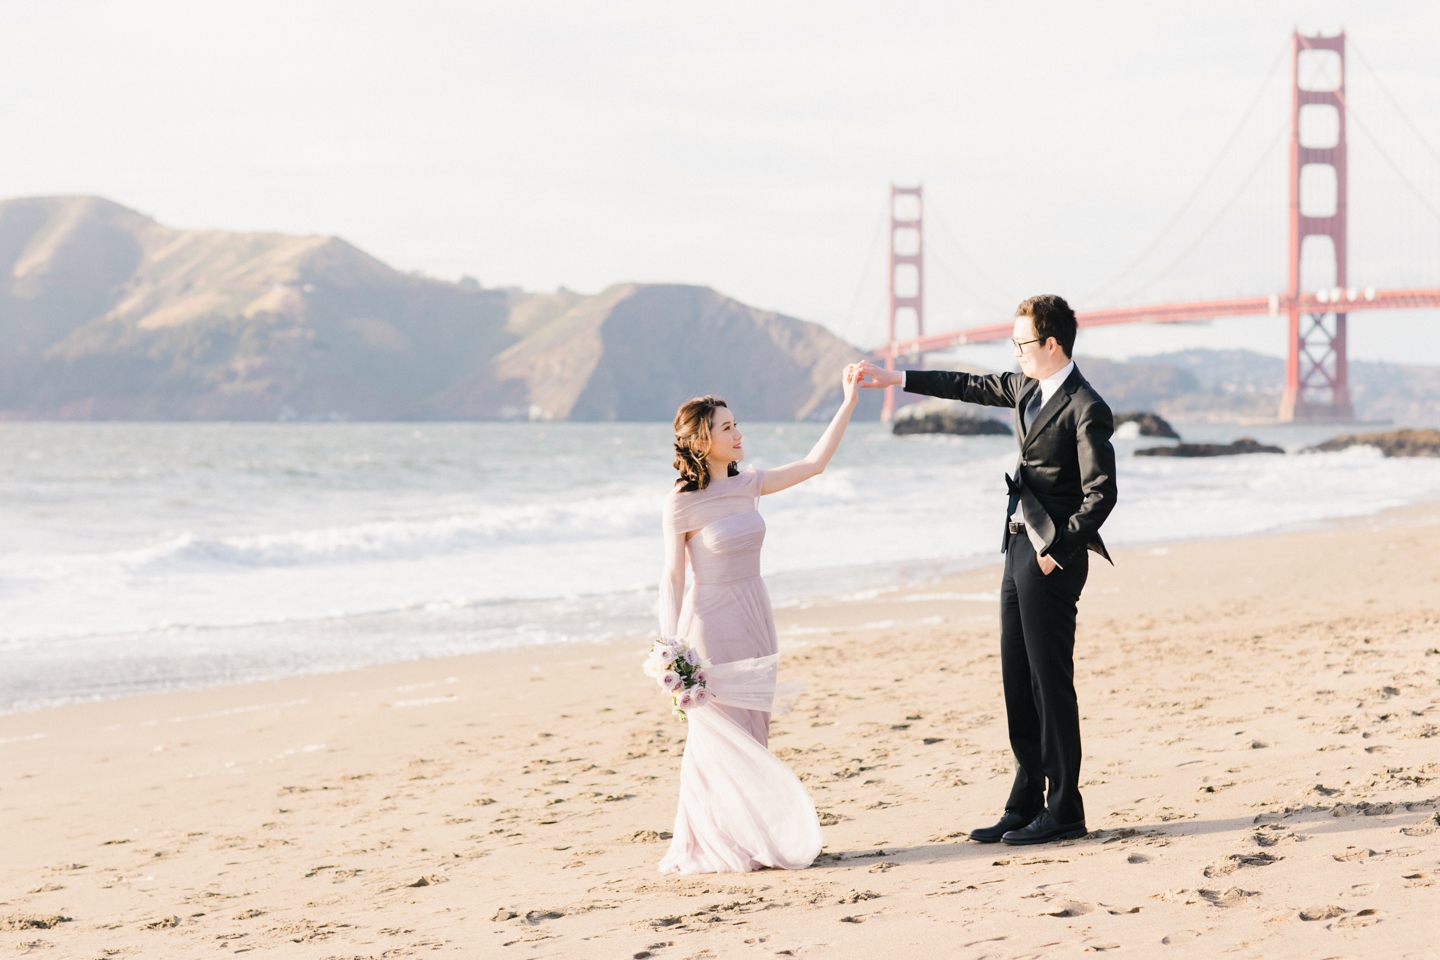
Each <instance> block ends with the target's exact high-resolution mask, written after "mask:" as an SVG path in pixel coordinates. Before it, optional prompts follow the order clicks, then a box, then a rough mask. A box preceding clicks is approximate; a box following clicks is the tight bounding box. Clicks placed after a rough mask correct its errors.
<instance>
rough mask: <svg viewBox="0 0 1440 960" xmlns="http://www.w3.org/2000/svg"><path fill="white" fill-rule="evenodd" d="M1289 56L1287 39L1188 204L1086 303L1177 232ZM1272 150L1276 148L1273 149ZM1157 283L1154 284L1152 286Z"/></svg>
mask: <svg viewBox="0 0 1440 960" xmlns="http://www.w3.org/2000/svg"><path fill="white" fill-rule="evenodd" d="M1289 52H1290V41H1289V40H1288V39H1287V40H1286V41H1285V42H1284V43H1283V44H1281V45H1280V51H1279V53H1278V54H1276V56H1275V62H1274V63H1273V64H1271V65H1270V70H1269V72H1267V73H1266V74H1265V80H1264V82H1262V83H1261V84H1260V89H1259V90H1256V91H1255V97H1254V99H1252V100H1251V101H1250V105H1249V106H1248V107H1246V108H1245V112H1244V113H1243V114H1241V115H1240V122H1239V123H1237V124H1236V125H1235V129H1234V130H1232V131H1231V132H1230V136H1229V137H1228V138H1227V139H1226V140H1225V145H1224V146H1222V147H1221V148H1220V152H1219V153H1218V154H1217V155H1216V157H1215V160H1214V162H1212V163H1211V164H1210V169H1208V170H1206V171H1205V175H1204V176H1202V177H1201V178H1200V182H1199V183H1198V184H1196V186H1195V189H1194V190H1192V191H1191V192H1190V196H1188V197H1186V198H1185V201H1184V202H1183V203H1181V204H1180V208H1179V209H1178V210H1176V211H1175V215H1174V216H1172V217H1171V218H1170V221H1169V222H1168V223H1166V224H1165V226H1164V227H1162V228H1161V229H1160V232H1159V233H1158V234H1156V235H1155V239H1153V240H1151V241H1150V243H1149V244H1148V245H1147V246H1146V247H1145V249H1143V250H1141V251H1140V253H1139V254H1138V255H1137V256H1136V257H1135V259H1133V260H1131V261H1130V262H1129V263H1128V264H1126V265H1125V267H1124V268H1123V269H1121V271H1120V272H1119V273H1117V274H1115V276H1113V277H1111V278H1110V279H1109V280H1108V281H1106V282H1105V283H1104V284H1102V285H1101V286H1100V287H1098V288H1096V289H1095V290H1093V291H1091V292H1090V293H1088V294H1086V295H1085V297H1084V298H1083V299H1084V300H1085V301H1086V302H1088V301H1093V300H1096V299H1098V298H1100V297H1101V296H1103V295H1105V294H1106V293H1109V292H1110V290H1111V289H1112V288H1113V287H1114V286H1115V285H1116V284H1117V283H1119V282H1120V281H1121V280H1123V279H1125V278H1126V277H1127V276H1129V275H1130V274H1131V272H1133V271H1134V270H1135V268H1136V267H1138V266H1140V264H1141V263H1143V262H1144V261H1145V258H1147V257H1149V256H1150V254H1152V253H1154V252H1155V248H1156V247H1158V246H1160V244H1161V243H1163V242H1164V241H1165V238H1166V237H1168V236H1169V235H1170V231H1171V230H1174V229H1175V227H1176V225H1177V224H1179V222H1180V220H1181V219H1182V218H1183V217H1184V216H1185V214H1186V213H1187V212H1189V210H1190V207H1191V205H1192V204H1194V202H1195V201H1196V200H1197V199H1198V198H1199V196H1200V194H1201V193H1202V192H1203V191H1204V190H1205V187H1206V186H1207V185H1208V184H1209V183H1210V178H1211V177H1213V176H1215V171H1217V170H1219V169H1220V164H1221V163H1222V162H1224V160H1225V157H1226V156H1227V155H1228V154H1229V153H1230V148H1231V147H1233V146H1234V145H1235V141H1236V140H1238V139H1240V134H1241V132H1242V131H1243V130H1244V129H1245V125H1246V124H1247V123H1249V121H1250V116H1251V114H1253V113H1254V112H1255V108H1256V107H1258V106H1259V105H1260V103H1261V101H1262V100H1264V98H1265V93H1266V92H1267V91H1268V90H1269V89H1270V84H1271V83H1272V82H1274V80H1275V75H1276V74H1277V73H1279V71H1280V65H1281V64H1282V63H1284V62H1285V55H1286V54H1287V53H1289ZM1271 149H1274V148H1273V147H1272V148H1271ZM1207 232H1208V228H1207ZM1153 282H1154V281H1153V280H1152V281H1151V283H1153Z"/></svg>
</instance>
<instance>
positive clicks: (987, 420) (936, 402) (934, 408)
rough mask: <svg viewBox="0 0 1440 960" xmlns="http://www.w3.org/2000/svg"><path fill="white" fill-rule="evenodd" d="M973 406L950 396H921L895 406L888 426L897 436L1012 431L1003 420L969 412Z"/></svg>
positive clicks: (1004, 433) (1003, 433)
mask: <svg viewBox="0 0 1440 960" xmlns="http://www.w3.org/2000/svg"><path fill="white" fill-rule="evenodd" d="M967 408H968V409H967ZM974 409H975V408H974V407H973V406H971V405H970V404H965V403H958V402H956V401H952V400H940V399H936V398H932V399H929V400H922V401H920V402H919V403H912V404H910V405H909V406H904V407H901V408H900V409H899V410H897V411H896V412H895V424H894V426H893V427H892V428H891V429H892V430H893V431H894V433H895V434H896V436H907V435H910V434H917V433H948V434H953V435H956V436H962V437H972V436H983V435H988V434H994V435H997V436H1010V435H1011V433H1012V431H1011V429H1010V428H1009V427H1008V426H1006V425H1005V424H1004V423H1002V422H1000V421H999V420H996V419H994V418H993V417H987V416H984V415H979V414H976V413H973V412H971V411H972V410H974Z"/></svg>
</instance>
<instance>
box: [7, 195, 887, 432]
mask: <svg viewBox="0 0 1440 960" xmlns="http://www.w3.org/2000/svg"><path fill="white" fill-rule="evenodd" d="M858 357H859V352H858V351H857V350H855V349H854V348H853V347H851V346H849V345H848V344H846V343H844V342H843V341H841V340H840V339H838V338H836V337H835V336H833V335H832V334H830V333H829V332H828V331H826V330H825V329H824V328H822V327H820V326H818V325H816V324H812V323H807V322H805V321H802V320H797V319H794V318H792V317H786V316H782V315H779V314H775V313H769V312H765V311H760V310H756V309H754V308H752V307H748V306H745V305H744V304H741V303H738V302H737V301H734V300H731V299H729V298H727V297H724V296H722V295H721V294H718V293H716V292H715V291H713V290H709V289H706V288H703V287H692V286H681V285H646V284H622V285H618V286H615V287H612V288H610V289H608V290H605V291H603V292H601V293H599V294H596V295H594V296H583V295H580V294H575V293H568V292H561V293H556V294H527V293H524V292H520V291H515V290H486V289H481V288H480V287H479V285H478V284H475V283H473V282H469V283H458V284H457V283H449V282H446V281H441V280H436V279H433V278H428V277H423V276H417V275H414V274H407V273H402V272H400V271H397V270H395V269H393V268H391V267H389V266H387V265H386V264H384V263H382V262H380V261H379V260H377V259H375V258H374V257H371V256H370V255H368V254H366V253H365V252H363V251H361V250H359V249H357V248H355V247H353V246H351V245H350V244H348V243H346V242H345V241H343V240H341V239H338V238H336V237H320V236H312V237H295V236H287V235H283V234H270V233H235V232H227V231H218V230H179V229H175V228H171V227H167V226H164V225H162V224H159V223H157V222H155V221H154V220H152V219H150V218H148V217H146V216H144V215H142V214H139V213H137V212H135V211H133V210H129V209H127V208H125V207H123V206H120V205H119V204H115V203H112V202H110V201H108V200H103V199H100V198H96V197H45V198H34V199H23V200H9V201H4V202H0V417H3V418H8V419H179V420H188V419H237V420H270V419H276V418H281V419H287V418H301V419H316V418H342V419H372V420H373V419H382V420H383V419H514V418H537V419H576V420H669V419H670V417H671V416H672V415H673V413H674V410H675V407H676V406H677V405H678V404H679V403H680V402H681V401H682V400H684V399H685V398H686V397H689V396H692V395H694V394H696V393H703V392H707V391H715V392H721V393H725V394H727V395H728V396H730V397H731V398H732V400H733V401H734V402H735V403H736V404H737V405H739V406H740V407H741V409H742V410H743V411H744V412H745V415H746V416H747V417H749V418H752V419H766V420H793V419H805V418H814V417H822V416H827V415H828V414H829V412H830V411H831V410H833V408H834V406H835V405H836V404H838V402H839V397H840V392H839V387H838V382H839V368H840V367H841V366H842V365H843V364H845V363H847V362H850V361H851V360H853V359H857V358H858ZM877 410H878V398H874V397H868V396H867V399H866V409H865V412H866V413H868V414H869V415H871V416H873V415H874V414H875V413H876V411H877Z"/></svg>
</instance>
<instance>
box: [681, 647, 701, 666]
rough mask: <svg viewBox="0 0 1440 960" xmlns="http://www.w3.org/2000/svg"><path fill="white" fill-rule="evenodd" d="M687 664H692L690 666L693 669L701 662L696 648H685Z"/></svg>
mask: <svg viewBox="0 0 1440 960" xmlns="http://www.w3.org/2000/svg"><path fill="white" fill-rule="evenodd" d="M685 662H686V663H688V664H690V666H692V667H693V666H695V664H697V663H699V662H700V654H698V653H696V652H695V648H694V647H686V648H685Z"/></svg>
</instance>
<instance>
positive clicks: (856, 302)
mask: <svg viewBox="0 0 1440 960" xmlns="http://www.w3.org/2000/svg"><path fill="white" fill-rule="evenodd" d="M886 218H887V214H885V213H881V214H880V217H879V218H878V219H877V220H876V221H875V235H874V236H873V237H871V239H870V250H869V252H868V253H866V254H865V266H864V267H863V268H862V269H861V270H860V276H859V279H858V280H857V281H856V284H855V296H854V297H852V298H851V299H850V309H849V310H847V311H846V312H845V327H844V330H843V332H842V334H841V336H842V337H843V338H844V339H846V340H849V341H850V342H851V343H861V344H863V343H865V341H866V340H867V339H868V338H867V337H866V334H867V333H874V332H875V331H874V330H868V331H867V330H865V329H864V328H863V327H862V328H861V329H860V334H861V335H860V336H859V337H851V336H850V335H849V334H850V333H851V332H852V331H854V330H855V329H856V325H855V310H856V308H858V307H859V306H860V298H861V297H862V296H864V294H865V284H866V282H867V281H868V280H869V279H870V266H871V264H873V263H874V262H875V251H877V250H879V249H880V237H881V236H883V235H884V233H885V220H886Z"/></svg>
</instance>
